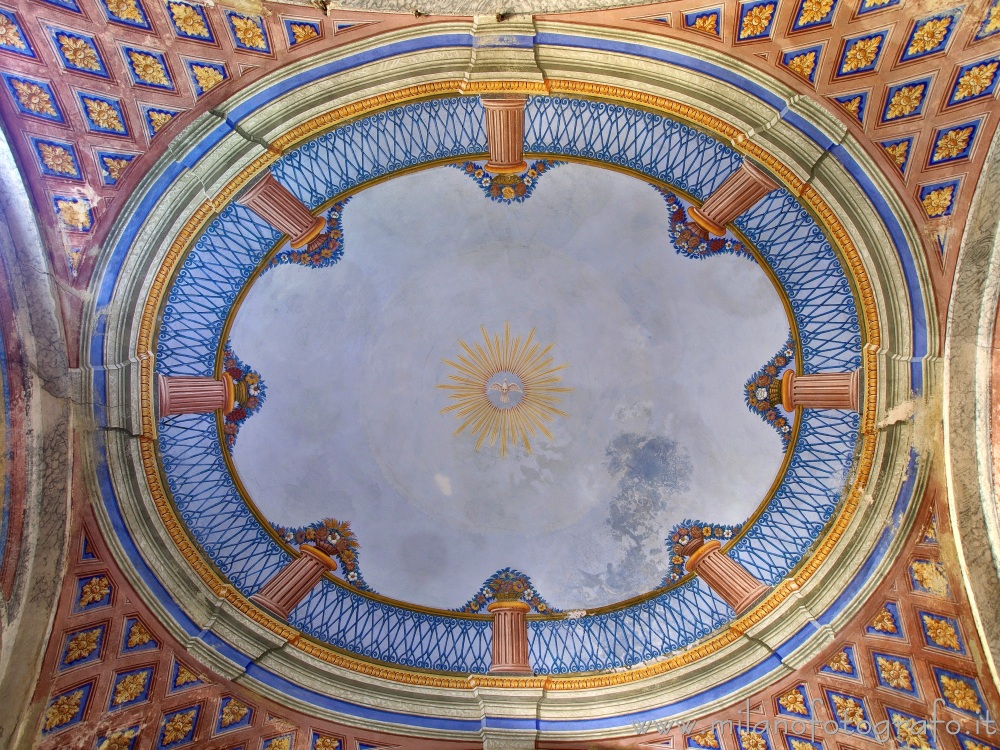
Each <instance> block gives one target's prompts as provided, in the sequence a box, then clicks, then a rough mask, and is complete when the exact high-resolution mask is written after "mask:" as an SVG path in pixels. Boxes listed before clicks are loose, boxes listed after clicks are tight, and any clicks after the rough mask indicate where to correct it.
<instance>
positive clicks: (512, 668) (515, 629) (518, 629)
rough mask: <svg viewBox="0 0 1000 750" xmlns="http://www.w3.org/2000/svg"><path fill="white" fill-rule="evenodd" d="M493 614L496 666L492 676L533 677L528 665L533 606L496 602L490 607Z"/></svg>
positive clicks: (494, 660) (493, 666)
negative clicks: (529, 619)
mask: <svg viewBox="0 0 1000 750" xmlns="http://www.w3.org/2000/svg"><path fill="white" fill-rule="evenodd" d="M486 609H487V610H488V611H489V612H492V613H493V642H492V647H491V651H492V655H493V664H492V665H491V666H490V672H491V673H497V672H500V673H506V674H532V669H531V664H529V663H528V622H527V620H526V619H525V615H527V614H528V610H529V609H530V607H529V606H528V605H527V604H525V603H524V602H517V601H513V602H507V601H497V602H493V603H492V604H490V605H489V606H487V608H486Z"/></svg>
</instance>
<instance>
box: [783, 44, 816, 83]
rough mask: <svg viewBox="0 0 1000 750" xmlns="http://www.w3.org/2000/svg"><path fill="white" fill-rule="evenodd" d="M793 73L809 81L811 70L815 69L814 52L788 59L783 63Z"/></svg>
mask: <svg viewBox="0 0 1000 750" xmlns="http://www.w3.org/2000/svg"><path fill="white" fill-rule="evenodd" d="M785 64H786V65H787V66H788V69H789V70H790V71H792V72H793V73H798V74H799V75H800V76H802V77H803V78H806V79H809V80H811V76H812V74H813V70H815V69H816V51H815V50H811V51H809V52H804V53H803V54H801V55H796V56H795V57H792V58H789V60H788V62H787V63H785Z"/></svg>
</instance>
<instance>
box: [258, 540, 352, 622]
mask: <svg viewBox="0 0 1000 750" xmlns="http://www.w3.org/2000/svg"><path fill="white" fill-rule="evenodd" d="M299 551H300V552H301V553H302V554H301V555H300V556H299V557H297V558H295V559H294V560H292V562H290V563H289V564H288V565H286V566H285V567H284V568H282V569H281V570H279V571H278V572H277V573H276V574H275V575H274V577H273V578H272V579H271V580H270V581H268V582H267V583H265V584H264V587H263V588H262V589H261V590H260V591H258V592H257V593H256V594H254V595H253V596H251V597H250V599H251V600H253V601H255V602H257V603H258V604H263V605H264V606H265V607H267V608H268V609H269V610H271V611H272V612H274V613H275V614H277V615H280V616H281V617H283V618H284V619H288V615H289V613H290V612H291V611H292V610H293V609H295V607H296V606H297V605H298V604H299V602H301V601H302V600H303V599H305V598H306V594H308V593H309V592H310V591H312V590H313V587H314V586H315V585H316V584H317V583H319V582H320V579H321V578H323V574H324V573H326V572H327V571H328V570H336V569H337V563H336V561H335V560H334V559H333V558H332V557H330V556H329V555H327V554H326V553H325V552H320V551H319V550H318V549H316V548H315V547H313V546H311V545H305V546H303V547H302V548H301V549H300V550H299Z"/></svg>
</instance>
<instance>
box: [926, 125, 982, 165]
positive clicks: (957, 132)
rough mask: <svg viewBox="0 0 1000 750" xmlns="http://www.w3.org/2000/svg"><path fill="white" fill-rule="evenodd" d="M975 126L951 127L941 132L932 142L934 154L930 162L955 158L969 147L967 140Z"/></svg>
mask: <svg viewBox="0 0 1000 750" xmlns="http://www.w3.org/2000/svg"><path fill="white" fill-rule="evenodd" d="M975 130H976V128H975V126H973V125H969V126H968V127H964V128H953V129H951V130H948V131H946V132H944V133H942V134H941V136H940V137H939V138H938V140H937V142H936V143H935V144H934V154H933V156H931V163H937V162H940V161H949V160H951V159H957V158H958V157H960V156H961V155H962V154H963V153H965V152H966V151H967V150H968V148H969V141H970V139H971V138H972V135H973V133H974V132H975Z"/></svg>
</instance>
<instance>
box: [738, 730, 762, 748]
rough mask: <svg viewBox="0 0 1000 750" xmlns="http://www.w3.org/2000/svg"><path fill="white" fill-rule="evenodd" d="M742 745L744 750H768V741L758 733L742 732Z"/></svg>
mask: <svg viewBox="0 0 1000 750" xmlns="http://www.w3.org/2000/svg"><path fill="white" fill-rule="evenodd" d="M740 745H741V746H742V747H743V750H768V748H767V740H765V739H764V737H763V736H762V735H760V734H759V733H758V732H751V731H748V730H745V729H741V730H740Z"/></svg>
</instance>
